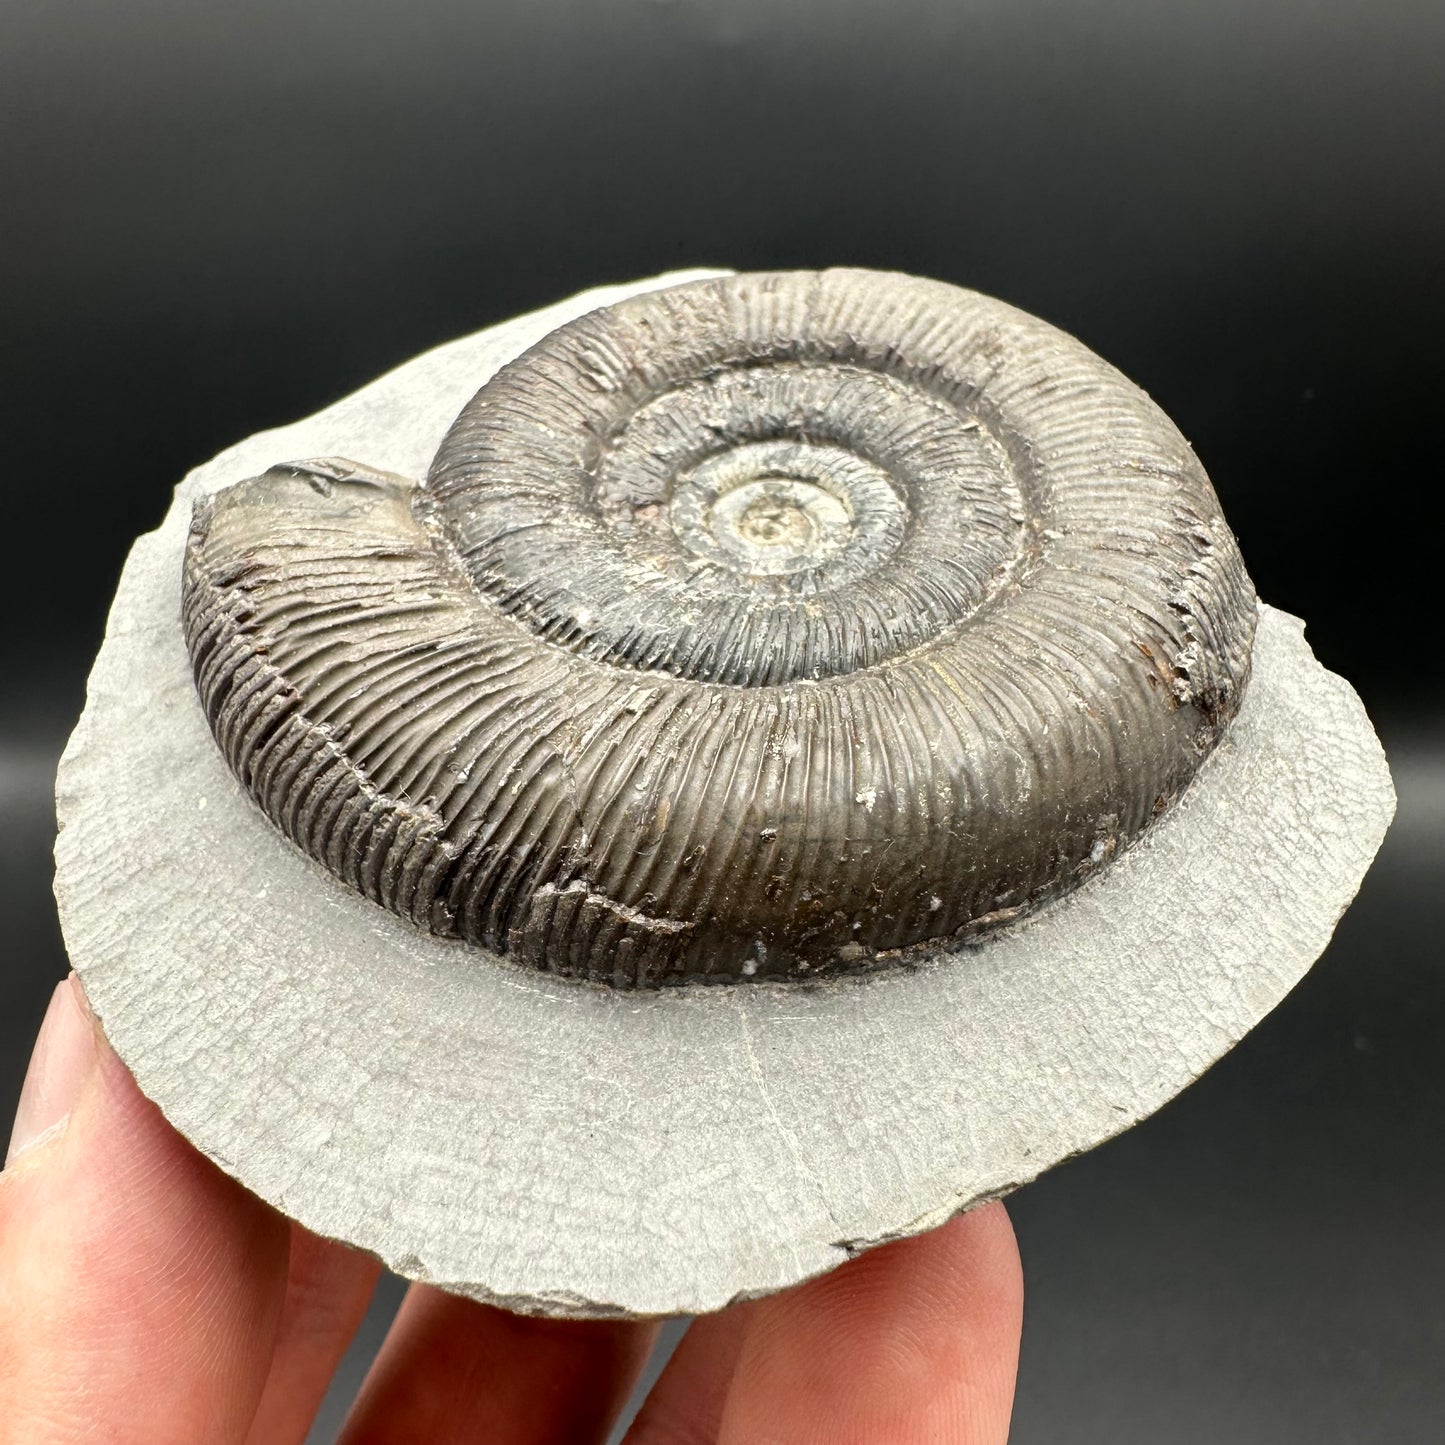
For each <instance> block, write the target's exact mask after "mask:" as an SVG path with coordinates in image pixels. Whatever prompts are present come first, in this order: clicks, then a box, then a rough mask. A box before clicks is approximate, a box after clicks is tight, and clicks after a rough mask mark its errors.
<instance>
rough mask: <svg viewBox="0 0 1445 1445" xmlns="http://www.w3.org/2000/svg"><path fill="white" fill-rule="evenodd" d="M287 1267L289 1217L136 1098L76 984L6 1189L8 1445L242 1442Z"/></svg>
mask: <svg viewBox="0 0 1445 1445" xmlns="http://www.w3.org/2000/svg"><path fill="white" fill-rule="evenodd" d="M287 1254H288V1230H287V1226H286V1224H285V1222H284V1221H283V1220H282V1219H281V1217H280V1216H279V1215H277V1214H275V1213H274V1212H273V1211H272V1210H270V1209H269V1208H267V1206H265V1205H264V1204H262V1203H261V1201H260V1200H258V1199H256V1198H255V1197H254V1196H252V1195H250V1194H248V1193H247V1192H246V1191H245V1190H244V1189H242V1188H241V1186H240V1185H238V1184H236V1183H235V1182H234V1181H233V1180H231V1179H228V1178H227V1177H226V1176H225V1175H223V1174H222V1173H221V1172H220V1171H219V1170H218V1169H216V1168H215V1167H214V1166H213V1165H212V1164H210V1163H209V1162H208V1161H207V1160H206V1159H204V1158H203V1157H202V1156H201V1155H200V1154H199V1153H197V1152H196V1151H195V1150H194V1149H192V1148H191V1147H190V1145H188V1144H187V1143H186V1142H185V1141H184V1140H183V1139H182V1138H181V1137H180V1135H178V1134H177V1133H175V1131H174V1130H173V1129H171V1127H170V1126H169V1125H168V1124H167V1123H166V1122H165V1120H164V1119H163V1118H162V1117H161V1114H160V1111H159V1110H158V1109H156V1107H155V1106H154V1105H153V1104H151V1103H150V1102H149V1101H148V1100H146V1099H145V1098H144V1097H143V1096H142V1094H141V1093H140V1091H139V1089H137V1087H136V1085H135V1082H134V1081H133V1080H132V1078H131V1076H130V1074H129V1072H128V1071H127V1070H126V1068H125V1066H124V1065H123V1064H122V1063H121V1062H120V1060H119V1059H118V1058H116V1056H115V1054H114V1053H113V1052H112V1051H111V1049H110V1047H109V1045H108V1044H107V1043H106V1041H105V1038H104V1035H103V1034H102V1033H101V1031H100V1028H99V1026H98V1025H97V1024H96V1022H95V1019H94V1018H93V1017H92V1015H91V1013H90V1010H89V1008H88V1006H87V1004H86V1002H85V995H84V992H83V990H82V989H81V986H80V983H79V980H78V979H77V978H76V977H75V975H73V974H72V975H71V976H70V978H69V979H67V980H66V981H65V982H64V983H62V984H60V985H59V986H58V987H57V988H56V990H55V994H54V996H53V997H52V999H51V1002H50V1008H49V1010H48V1012H47V1013H46V1016H45V1022H44V1024H43V1025H42V1027H41V1032H40V1038H39V1039H38V1041H37V1043H36V1047H35V1053H34V1055H33V1056H32V1059H31V1063H30V1069H29V1072H28V1073H27V1075H26V1081H25V1088H24V1091H23V1093H22V1096H21V1102H20V1106H19V1109H18V1111H17V1114H16V1118H15V1127H14V1132H13V1135H12V1138H11V1143H10V1149H9V1153H8V1156H7V1159H6V1164H5V1170H4V1173H3V1174H0V1400H3V1401H4V1402H5V1410H4V1414H3V1416H0V1445H19V1442H21V1441H23V1442H25V1445H61V1442H69V1441H79V1440H92V1439H98V1438H104V1439H106V1440H110V1441H114V1442H117V1445H123V1442H124V1445H128V1442H135V1445H141V1442H144V1445H172V1442H174V1445H182V1442H184V1445H194V1442H195V1441H198V1440H205V1441H207V1442H212V1441H214V1442H218V1445H219V1442H227V1441H240V1440H243V1439H244V1438H245V1434H246V1430H247V1427H248V1425H249V1423H250V1420H251V1416H252V1414H253V1413H254V1410H255V1407H256V1402H257V1400H258V1399H259V1397H260V1394H261V1390H262V1387H263V1385H264V1383H265V1380H266V1373H267V1369H268V1367H269V1365H270V1361H271V1354H272V1346H273V1342H274V1338H275V1333H276V1326H277V1320H278V1318H279V1315H280V1310H281V1304H282V1300H283V1298H284V1294H285V1285H286V1270H287Z"/></svg>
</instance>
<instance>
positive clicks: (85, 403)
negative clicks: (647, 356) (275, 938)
mask: <svg viewBox="0 0 1445 1445" xmlns="http://www.w3.org/2000/svg"><path fill="white" fill-rule="evenodd" d="M1442 57H1445V7H1442V6H1441V5H1440V4H1439V3H1438V0H1419V3H1415V0H1390V3H1382V0H1324V3H1306V0H1297V3H1279V0H1274V3H1269V0H1197V3H1196V0H1185V3H1177V0H1175V3H1163V0H1133V3H1130V0H1096V3H1089V0H975V3H952V4H941V3H940V4H930V3H925V0H875V3H871V4H865V3H859V0H747V3H744V0H710V3H703V0H698V3H685V0H674V3H667V0H612V3H607V0H586V3H584V0H572V3H560V0H552V3H547V0H507V3H491V4H486V3H477V0H472V3H462V0H455V3H438V0H410V3H396V4H389V5H388V4H381V3H375V0H346V3H341V0H307V3H304V4H294V3H288V0H258V3H250V4H244V5H242V4H230V5H223V4H219V3H215V4H202V3H192V4H176V3H162V0H127V3H124V4H119V3H116V0H67V3H65V4H60V3H51V4H40V3H21V0H0V408H3V413H4V425H3V431H0V448H3V450H0V457H3V464H4V478H5V479H4V493H3V495H4V508H3V512H0V518H3V522H0V526H3V529H4V531H3V536H4V543H5V545H4V552H3V561H0V617H3V618H4V619H5V625H4V626H3V627H0V662H3V671H0V678H3V681H0V807H3V810H4V812H3V819H0V822H3V828H0V869H3V872H0V904H3V913H0V917H3V919H4V928H5V931H4V934H3V943H0V1112H3V1110H4V1108H5V1107H7V1106H8V1102H9V1100H10V1099H11V1098H12V1097H13V1094H14V1091H15V1089H16V1088H18V1085H19V1080H20V1076H21V1073H22V1071H23V1067H24V1058H25V1053H26V1051H27V1049H28V1041H29V1037H30V1035H31V1033H32V1032H33V1029H34V1026H35V1024H36V1022H37V1021H38V1018H39V1014H40V1010H41V1008H42V1004H43V999H44V997H45V995H46V993H47V992H48V989H49V987H50V984H51V982H52V981H53V980H54V979H55V978H56V977H58V976H59V975H60V973H61V971H62V970H63V968H64V960H63V953H62V950H61V947H60V943H59V938H58V933H57V930H56V927H55V924H54V915H53V909H52V906H51V904H50V902H49V897H48V884H49V859H48V849H49V841H50V835H51V832H52V829H53V822H52V818H51V814H50V803H49V797H48V789H49V780H50V775H51V772H52V770H53V765H54V759H55V756H56V754H57V752H58V749H59V747H60V745H61V743H62V742H63V739H64V735H65V732H66V730H67V728H68V727H69V725H70V723H71V721H72V720H73V718H74V716H75V715H76V713H77V712H78V710H79V707H80V704H81V700H82V695H83V682H84V677H85V673H86V669H87V666H88V663H89V659H90V657H91V655H92V654H93V652H94V650H95V647H96V646H97V644H98V642H99V638H100V634H101V629H102V626H103V620H104V613H105V607H106V603H107V600H108V598H109V596H110V593H111V591H112V589H113V586H114V582H115V578H116V575H117V572H118V569H119V567H120V564H121V561H122V559H123V557H124V555H125V551H126V548H127V546H128V544H129V542H130V540H131V538H132V537H133V536H134V535H135V533H137V532H138V531H141V530H143V529H145V528H148V527H150V526H152V525H154V524H155V523H156V522H157V521H158V520H159V518H160V516H161V515H162V512H163V510H164V508H165V505H166V502H167V499H168V494H169V490H170V488H171V486H172V485H173V484H174V483H175V481H176V480H177V479H178V478H179V477H180V476H181V475H182V474H183V473H184V472H185V471H186V470H187V469H188V468H189V467H191V466H193V465H195V464H197V463H198V462H200V461H203V460H204V459H205V458H207V457H208V456H209V455H211V454H212V453H213V452H215V451H217V450H219V449H220V448H221V447H223V446H225V445H227V444H229V443H230V442H232V441H235V440H237V439H238V438H240V437H241V436H243V435H245V434H247V433H249V432H251V431H253V430H255V429H257V428H259V427H261V426H267V425H272V424H276V423H279V422H282V421H286V420H289V419H291V418H293V417H296V416H299V415H301V414H303V413H306V412H309V411H312V410H313V409H315V408H316V407H318V406H320V405H322V404H324V403H326V402H328V401H331V400H333V399H335V398H336V397H338V396H340V395H342V394H343V393H345V392H346V391H348V390H350V389H352V388H353V387H355V386H356V385H358V384H359V383H361V382H363V381H365V380H367V379H368V378H370V377H371V376H373V375H374V374H376V373H377V372H379V371H381V370H382V369H384V368H386V367H388V366H390V365H392V364H394V363H396V362H398V361H400V360H402V359H404V358H405V357H407V356H409V355H411V354H412V353H414V352H416V351H418V350H420V349H421V348H423V347H426V346H429V345H431V344H433V343H435V342H438V341H442V340H444V339H446V338H449V337H451V336H455V335H458V334H460V333H462V332H465V331H469V330H472V329H474V328H476V327H478V326H482V325H485V324H487V323H489V322H492V321H495V320H498V319H499V318H501V317H504V316H506V315H508V314H510V313H512V312H515V311H517V310H520V309H524V308H528V307H531V306H533V305H537V304H540V303H542V302H545V301H549V300H552V299H554V298H557V297H559V296H562V295H564V294H566V293H568V292H571V291H574V290H577V289H580V288H582V287H585V286H590V285H593V284H596V283H599V282H604V281H615V280H621V279H626V278H628V277H633V276H641V275H644V274H647V273H650V272H653V271H657V270H660V269H664V268H668V267H674V266H679V265H687V264H701V263H711V264H721V265H730V266H736V267H740V268H758V267H775V266H815V265H822V264H827V263H831V262H852V263H860V264H865V265H873V266H882V267H890V268H897V269H902V270H908V271H915V272H919V273H923V274H926V275H932V276H938V277H942V278H944V279H947V280H951V281H956V282H960V283H963V284H966V285H969V286H973V287H976V288H978V289H981V290H984V291H988V292H992V293H994V294H996V295H998V296H1001V297H1003V298H1005V299H1006V300H1008V301H1011V302H1013V303H1015V304H1017V305H1020V306H1022V307H1024V308H1025V309H1027V310H1030V311H1034V312H1037V313H1038V314H1040V315H1042V316H1044V317H1047V318H1048V319H1049V320H1051V321H1053V322H1055V323H1057V324H1059V325H1061V326H1063V327H1064V328H1066V329H1067V330H1069V331H1072V332H1074V333H1076V334H1077V335H1078V336H1080V337H1082V338H1083V339H1084V340H1085V341H1086V342H1087V343H1088V344H1089V345H1091V346H1092V347H1093V348H1094V349H1096V350H1097V351H1099V352H1101V353H1102V354H1103V355H1104V356H1105V357H1107V358H1108V359H1109V360H1111V361H1113V362H1114V363H1116V364H1117V365H1118V366H1120V367H1121V368H1122V369H1123V370H1124V371H1125V372H1127V373H1128V374H1129V375H1131V376H1132V377H1134V378H1135V379H1136V380H1137V381H1139V382H1140V383H1141V384H1142V385H1143V386H1144V387H1145V388H1146V389H1147V390H1148V391H1150V392H1151V393H1152V394H1153V395H1154V397H1155V398H1156V399H1157V400H1158V401H1159V402H1160V403H1161V404H1162V405H1163V406H1164V407H1165V408H1166V410H1168V411H1169V412H1170V413H1171V414H1172V415H1173V416H1174V418H1175V419H1176V420H1177V421H1178V423H1179V424H1180V426H1181V427H1182V429H1183V430H1184V432H1185V434H1186V435H1188V436H1189V437H1190V439H1191V440H1192V441H1193V443H1194V445H1195V447H1196V449H1197V450H1198V451H1199V453H1200V455H1201V456H1202V457H1203V459H1204V462H1205V464H1206V466H1207V467H1208V469H1209V471H1210V473H1211V475H1212V477H1213V479H1214V482H1215V485H1216V487H1217V489H1218V491H1219V493H1220V496H1221V498H1222V500H1223V503H1224V507H1225V511H1226V513H1227V515H1228V516H1229V518H1230V520H1231V522H1232V523H1233V525H1234V527H1235V530H1236V532H1237V533H1238V535H1239V537H1240V539H1241V542H1242V544H1243V547H1244V552H1245V556H1246V558H1247V560H1248V562H1249V565H1250V568H1251V570H1252V572H1253V574H1254V577H1255V579H1256V582H1257V584H1258V586H1259V590H1260V593H1261V594H1262V596H1264V597H1265V598H1266V599H1267V600H1268V601H1270V602H1273V603H1274V604H1276V605H1277V606H1282V607H1285V608H1287V609H1289V610H1291V611H1294V612H1297V613H1299V614H1300V615H1302V616H1304V617H1306V618H1307V619H1308V620H1309V623H1310V637H1311V639H1312V641H1313V643H1314V646H1315V648H1316V650H1317V651H1318V652H1319V653H1320V655H1321V656H1322V658H1323V659H1324V660H1325V661H1326V663H1327V664H1329V665H1330V666H1332V667H1334V668H1336V669H1337V670H1339V671H1341V672H1343V673H1345V674H1346V675H1347V676H1348V677H1350V678H1351V679H1352V680H1353V681H1354V682H1355V684H1356V686H1357V687H1358V688H1359V689H1360V691H1361V692H1362V694H1363V695H1364V697H1365V700H1366V702H1367V704H1368V705H1369V706H1370V708H1371V711H1372V712H1373V713H1374V715H1375V716H1376V718H1377V720H1378V722H1379V724H1380V727H1381V730H1382V733H1383V735H1384V737H1385V740H1386V743H1387V746H1388V748H1389V749H1390V752H1391V756H1392V761H1393V762H1394V764H1395V767H1396V773H1397V781H1398V783H1399V785H1400V789H1401V794H1402V811H1401V818H1400V821H1399V823H1398V824H1397V826H1396V829H1395V832H1394V833H1393V834H1392V837H1391V840H1390V841H1389V842H1388V843H1387V845H1386V850H1385V853H1384V855H1383V856H1382V859H1381V862H1380V864H1379V866H1378V867H1377V869H1376V870H1375V872H1374V874H1372V876H1371V878H1370V880H1369V881H1368V882H1367V884H1366V887H1365V889H1364V892H1363V894H1362V896H1361V899H1360V902H1359V904H1358V905H1357V907H1356V908H1355V909H1354V910H1353V911H1352V912H1351V913H1350V914H1349V915H1348V916H1347V918H1346V919H1345V922H1344V924H1343V925H1342V927H1341V930H1340V934H1339V937H1338V939H1337V941H1336V944H1335V945H1334V947H1333V948H1332V949H1331V950H1330V952H1329V953H1328V954H1327V955H1326V957H1325V959H1324V961H1323V962H1322V963H1321V964H1320V965H1319V966H1318V968H1317V969H1316V970H1315V972H1314V973H1313V974H1312V975H1311V976H1310V978H1309V979H1308V980H1307V981H1306V982H1305V983H1304V984H1303V985H1302V986H1301V987H1300V988H1299V989H1298V990H1297V991H1296V993H1295V994H1294V995H1293V996H1292V997H1291V998H1290V999H1289V1000H1288V1001H1287V1002H1286V1004H1285V1005H1284V1006H1283V1007H1282V1008H1281V1009H1280V1010H1279V1011H1278V1012H1277V1014H1276V1015H1275V1016H1274V1017H1272V1018H1271V1019H1270V1020H1269V1021H1267V1022H1266V1024H1265V1025H1264V1026H1263V1027H1262V1028H1261V1029H1260V1030H1258V1031H1257V1033H1256V1034H1254V1035H1252V1036H1251V1038H1250V1039H1249V1040H1247V1041H1246V1042H1245V1044H1243V1045H1242V1046H1241V1047H1240V1048H1239V1049H1238V1050H1237V1051H1236V1052H1235V1053H1234V1054H1233V1055H1232V1056H1231V1057H1230V1058H1229V1059H1227V1060H1226V1061H1225V1062H1224V1063H1223V1064H1221V1065H1220V1066H1218V1067H1217V1068H1216V1069H1215V1070H1214V1071H1213V1072H1212V1073H1211V1074H1210V1075H1209V1076H1208V1077H1207V1078H1206V1079H1205V1080H1204V1081H1203V1082H1202V1083H1201V1084H1200V1085H1198V1086H1197V1087H1196V1088H1195V1089H1193V1090H1191V1091H1190V1092H1189V1093H1188V1094H1187V1095H1185V1096H1184V1097H1183V1098H1182V1099H1181V1100H1180V1101H1179V1102H1177V1103H1176V1104H1175V1105H1172V1106H1171V1107H1170V1108H1168V1109H1166V1110H1165V1111H1164V1112H1163V1113H1162V1114H1161V1115H1160V1116H1158V1117H1157V1118H1156V1119H1154V1120H1152V1121H1150V1122H1149V1123H1148V1124H1146V1125H1144V1126H1142V1127H1140V1128H1139V1129H1137V1130H1135V1131H1133V1132H1132V1133H1131V1134H1129V1135H1127V1136H1126V1137H1125V1138H1123V1139H1121V1140H1119V1141H1117V1142H1116V1143H1114V1144H1111V1145H1109V1146H1107V1147H1106V1148H1104V1149H1102V1150H1100V1151H1098V1152H1097V1153H1096V1154H1094V1155H1092V1156H1089V1157H1087V1158H1085V1159H1083V1160H1081V1161H1078V1162H1076V1163H1074V1164H1071V1165H1069V1166H1067V1167H1066V1168H1064V1169H1062V1170H1059V1171H1057V1172H1056V1173H1055V1174H1053V1175H1051V1176H1049V1177H1048V1178H1046V1179H1045V1180H1043V1181H1041V1182H1040V1183H1039V1184H1037V1185H1035V1186H1033V1187H1031V1188H1030V1189H1028V1190H1026V1191H1024V1192H1023V1193H1021V1194H1020V1195H1019V1196H1017V1197H1016V1199H1015V1202H1014V1206H1013V1213H1014V1217H1015V1219H1016V1221H1017V1224H1018V1227H1019V1231H1020V1235H1021V1239H1022V1243H1023V1249H1024V1258H1025V1264H1026V1268H1027V1271H1028V1278H1029V1285H1030V1290H1031V1296H1030V1311H1029V1318H1028V1325H1027V1331H1026V1338H1025V1346H1024V1359H1023V1371H1022V1376H1021V1381H1020V1403H1019V1412H1018V1425H1017V1429H1016V1436H1015V1438H1016V1439H1017V1440H1018V1441H1020V1442H1024V1445H1028V1442H1035V1441H1039V1442H1042V1441H1055V1440H1069V1441H1079V1442H1084V1441H1095V1440H1098V1441H1110V1442H1130V1441H1139V1442H1151V1445H1155V1442H1172V1441H1179V1442H1201V1445H1203V1442H1213V1441H1217V1440H1223V1439H1228V1440H1232V1441H1256V1440H1257V1441H1261V1442H1262V1441H1270V1442H1293V1441H1300V1442H1306V1441H1308V1442H1311V1445H1317V1442H1334V1441H1338V1442H1344V1441H1357V1440H1370V1441H1376V1440H1379V1441H1392V1442H1393V1441H1422V1442H1423V1441H1438V1440H1439V1439H1440V1438H1442V1435H1445V1383H1442V1378H1441V1375H1442V1372H1441V1367H1440V1360H1441V1359H1442V1357H1445V1348H1442V1347H1445V1304H1442V1302H1441V1301H1442V1296H1445V1228H1442V1226H1441V1224H1440V1219H1441V1212H1442V1211H1441V1206H1442V1204H1445V1188H1442V1185H1445V1162H1442V1156H1441V1148H1440V1141H1441V1137H1442V1129H1441V1125H1442V1123H1445V1084H1442V1079H1441V1069H1440V1065H1439V1062H1438V1061H1439V1059H1440V1057H1441V1045H1442V1044H1445V983H1442V977H1441V968H1440V960H1439V953H1438V950H1437V948H1436V946H1435V940H1436V939H1437V938H1438V937H1439V936H1440V932H1441V927H1442V924H1445V917H1442V913H1441V909H1440V905H1439V902H1438V894H1439V891H1440V883H1441V881H1442V876H1445V875H1442V862H1445V737H1442V730H1441V726H1440V724H1441V720H1442V715H1445V713H1442V696H1441V683H1440V676H1441V669H1440V662H1439V646H1438V643H1437V642H1435V641H1433V640H1432V639H1433V638H1435V637H1437V636H1438V634H1439V630H1440V624H1439V620H1438V615H1439V605H1438V602H1437V601H1436V599H1437V597H1438V593H1439V587H1440V581H1439V575H1438V574H1439V567H1438V564H1435V563H1433V562H1432V561H1431V557H1432V554H1433V552H1434V551H1435V550H1437V549H1438V545H1439V543H1438V540H1437V539H1438V537H1439V535H1440V523H1441V520H1442V518H1441V512H1440V510H1439V503H1438V484H1439V470H1438V464H1437V456H1438V453H1439V434H1440V425H1439V419H1438V408H1439V401H1438V393H1439V391H1440V382H1441V367H1440V365H1439V363H1438V348H1439V344H1440V342H1439V339H1440V336H1441V331H1442V323H1445V282H1442V264H1441V258H1442V246H1445V188H1442V185H1441V183H1440V167H1441V165H1442V159H1445V62H1442ZM1432 416H1435V418H1436V419H1435V420H1434V421H1432V420H1431V417H1432Z"/></svg>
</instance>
